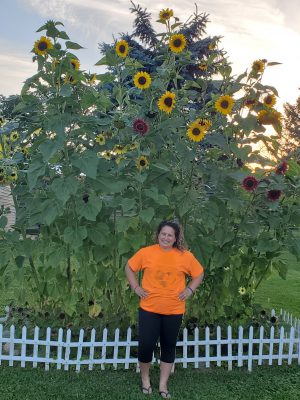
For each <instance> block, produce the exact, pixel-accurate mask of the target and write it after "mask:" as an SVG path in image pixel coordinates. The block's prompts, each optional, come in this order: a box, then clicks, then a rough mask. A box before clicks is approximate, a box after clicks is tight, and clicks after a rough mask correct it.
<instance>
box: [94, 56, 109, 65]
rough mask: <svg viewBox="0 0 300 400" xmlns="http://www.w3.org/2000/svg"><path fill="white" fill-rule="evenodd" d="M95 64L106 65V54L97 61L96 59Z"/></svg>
mask: <svg viewBox="0 0 300 400" xmlns="http://www.w3.org/2000/svg"><path fill="white" fill-rule="evenodd" d="M95 65H107V58H106V56H104V57H102V58H101V59H100V60H99V61H97V62H96V64H95Z"/></svg>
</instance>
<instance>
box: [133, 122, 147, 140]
mask: <svg viewBox="0 0 300 400" xmlns="http://www.w3.org/2000/svg"><path fill="white" fill-rule="evenodd" d="M133 130H134V131H135V132H136V133H138V134H140V135H142V136H144V135H146V134H147V133H148V132H149V125H148V124H147V122H146V121H144V120H143V119H136V120H135V121H134V123H133Z"/></svg>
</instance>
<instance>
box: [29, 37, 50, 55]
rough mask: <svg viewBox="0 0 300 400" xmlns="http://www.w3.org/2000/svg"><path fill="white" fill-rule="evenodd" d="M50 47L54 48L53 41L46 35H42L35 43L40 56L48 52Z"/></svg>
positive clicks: (35, 48) (36, 51)
mask: <svg viewBox="0 0 300 400" xmlns="http://www.w3.org/2000/svg"><path fill="white" fill-rule="evenodd" d="M50 49H53V43H52V42H51V40H50V39H49V38H47V37H46V36H42V37H41V38H40V39H39V40H37V41H36V42H35V43H34V52H35V53H36V54H38V55H40V56H44V55H45V54H47V52H48V50H50Z"/></svg>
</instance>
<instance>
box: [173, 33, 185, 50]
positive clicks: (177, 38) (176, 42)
mask: <svg viewBox="0 0 300 400" xmlns="http://www.w3.org/2000/svg"><path fill="white" fill-rule="evenodd" d="M185 47H186V38H185V36H184V35H183V34H182V33H178V34H175V35H172V36H171V38H170V41H169V48H170V50H171V51H173V53H181V52H182V50H184V48H185Z"/></svg>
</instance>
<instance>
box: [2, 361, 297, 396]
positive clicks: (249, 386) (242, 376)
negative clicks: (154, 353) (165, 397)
mask: <svg viewBox="0 0 300 400" xmlns="http://www.w3.org/2000/svg"><path fill="white" fill-rule="evenodd" d="M151 372H152V374H151V378H152V385H153V389H154V393H153V395H151V396H150V398H151V399H153V400H156V399H160V398H161V397H160V396H159V395H158V390H157V385H158V370H157V368H155V369H153V370H152V371H151ZM139 379H140V378H139V374H137V373H136V372H134V371H121V370H120V371H92V372H87V371H83V372H80V373H79V374H76V373H75V372H63V371H50V372H45V371H42V370H32V369H24V370H21V368H1V367H0V399H1V400H2V399H3V400H15V399H16V400H19V399H22V400H33V399H34V400H50V399H53V400H54V399H55V400H70V399H72V400H73V399H84V400H89V399H92V400H98V399H99V400H100V399H101V400H104V399H105V400H107V399H116V400H118V399H120V400H122V399H128V400H138V399H145V395H143V394H141V392H140V389H139ZM169 390H170V392H171V393H172V399H174V400H176V399H178V400H179V399H180V400H185V399H186V400H196V399H206V400H225V399H226V400H227V399H230V400H241V399H243V400H256V399H259V400H296V399H299V397H300V368H299V367H297V366H281V367H276V366H274V367H267V366H266V367H265V366H263V367H257V368H255V369H254V371H253V372H252V373H248V372H247V371H245V370H243V369H237V368H236V369H234V370H233V371H231V372H229V371H226V370H224V369H223V368H212V369H200V370H194V369H191V368H189V369H187V370H184V369H181V368H178V369H177V370H176V371H175V374H174V375H173V376H172V377H171V378H170V383H169Z"/></svg>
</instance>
